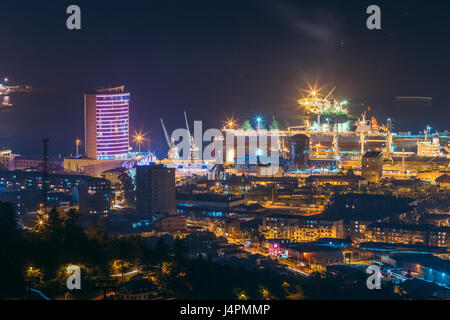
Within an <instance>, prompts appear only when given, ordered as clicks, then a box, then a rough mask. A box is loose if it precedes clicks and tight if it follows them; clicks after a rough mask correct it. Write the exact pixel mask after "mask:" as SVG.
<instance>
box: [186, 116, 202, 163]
mask: <svg viewBox="0 0 450 320" xmlns="http://www.w3.org/2000/svg"><path fill="white" fill-rule="evenodd" d="M184 120H185V121H186V129H187V131H188V134H189V137H190V154H189V160H198V158H199V157H198V152H199V149H198V147H197V146H196V145H195V143H194V137H193V136H192V135H191V131H190V130H189V122H188V119H187V114H186V111H184Z"/></svg>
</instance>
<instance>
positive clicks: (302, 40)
mask: <svg viewBox="0 0 450 320" xmlns="http://www.w3.org/2000/svg"><path fill="white" fill-rule="evenodd" d="M71 4H77V5H79V6H80V7H81V14H82V29H81V30H80V31H69V30H67V28H66V18H67V16H68V15H67V14H66V13H65V12H66V8H67V6H69V5H71ZM370 4H378V5H379V6H380V7H381V10H382V30H381V31H370V30H368V29H367V28H366V19H367V17H368V15H367V14H366V13H365V12H366V8H367V6H368V5H370ZM449 9H450V6H449V5H448V4H447V1H440V0H439V1H438V0H436V1H433V0H429V1H400V0H396V1H374V0H371V1H363V0H347V1H342V0H339V1H338V0H336V1H320V0H316V1H266V0H238V1H234V0H226V1H222V0H207V1H203V0H202V1H195V0H193V1H181V0H178V1H170V0H164V1H152V0H145V1H136V0H123V1H113V0H95V1H93V0H89V1H80V0H70V1H63V0H59V1H43V0H33V1H32V0H29V1H26V0H22V1H2V5H1V10H0V30H1V50H0V79H1V78H3V77H5V76H7V77H8V78H9V79H10V84H29V85H32V86H33V87H34V88H39V89H51V90H54V91H55V93H53V94H45V95H44V94H33V95H26V96H16V97H12V102H13V103H14V104H15V106H14V107H13V108H8V109H1V110H0V146H5V147H9V148H12V149H13V151H14V152H16V153H22V154H27V155H39V154H40V153H41V142H40V139H41V138H42V137H44V136H47V137H50V152H51V153H52V154H53V155H58V154H62V155H66V154H70V153H73V152H74V140H75V138H76V137H81V138H82V137H83V95H82V94H83V93H84V92H86V91H88V90H90V89H92V88H96V87H99V86H104V85H115V84H125V86H126V88H127V90H128V91H130V92H131V95H132V96H131V97H132V100H131V104H130V106H131V127H132V131H133V130H140V129H142V130H143V131H145V132H148V133H149V135H150V137H151V143H152V149H153V150H154V151H156V152H157V153H158V154H160V155H161V154H162V153H164V152H166V150H167V147H166V145H165V142H164V140H163V133H162V130H161V126H160V122H159V121H160V120H159V119H160V118H163V119H164V120H165V122H166V125H167V126H168V129H169V130H172V129H175V128H179V127H182V126H184V118H183V110H187V111H188V117H189V118H190V121H191V125H192V121H193V120H203V121H204V125H205V126H208V127H219V126H221V125H222V120H223V119H224V118H225V117H226V116H229V115H234V116H235V117H236V118H238V119H240V120H243V119H246V118H248V117H254V116H255V115H256V114H258V113H260V114H262V115H263V116H264V117H266V118H271V117H272V115H275V116H276V117H277V118H279V119H280V120H289V124H291V125H294V124H299V122H300V121H299V116H300V114H299V112H298V111H297V108H296V102H295V101H296V100H297V99H298V98H299V97H300V95H301V91H300V90H301V89H303V88H305V87H306V83H307V82H315V81H318V82H319V83H320V85H323V86H327V87H328V88H330V89H331V88H332V87H333V86H337V89H336V93H337V94H338V95H340V96H346V97H349V98H350V100H351V102H352V104H351V106H350V109H351V112H352V113H354V114H355V115H359V114H360V113H361V112H362V110H363V108H362V107H361V103H365V105H366V106H367V105H370V106H371V109H372V114H371V115H375V116H377V117H378V119H379V121H380V122H385V119H386V118H388V117H394V118H395V119H396V121H397V125H398V128H400V129H403V130H412V131H414V132H418V131H419V130H422V129H423V128H424V127H425V125H426V124H430V125H432V127H433V128H435V129H439V130H445V129H450V126H449V119H450V112H449V107H450V101H449V88H450V10H449ZM396 96H430V97H433V104H432V106H426V107H418V106H413V105H398V104H396V103H395V102H394V97H396Z"/></svg>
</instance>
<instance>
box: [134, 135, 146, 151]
mask: <svg viewBox="0 0 450 320" xmlns="http://www.w3.org/2000/svg"><path fill="white" fill-rule="evenodd" d="M144 140H145V139H144V134H143V133H141V132H136V133H135V135H134V141H135V142H136V143H137V144H138V148H139V153H141V144H142V142H144Z"/></svg>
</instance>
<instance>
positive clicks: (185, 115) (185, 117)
mask: <svg viewBox="0 0 450 320" xmlns="http://www.w3.org/2000/svg"><path fill="white" fill-rule="evenodd" d="M184 120H186V129H187V131H188V134H189V141H190V140H191V139H190V138H191V131H190V130H189V122H188V119H187V114H186V111H184Z"/></svg>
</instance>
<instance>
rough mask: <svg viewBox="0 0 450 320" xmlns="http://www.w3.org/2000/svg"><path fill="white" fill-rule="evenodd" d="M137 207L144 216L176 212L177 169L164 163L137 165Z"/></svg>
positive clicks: (139, 213) (138, 211)
mask: <svg viewBox="0 0 450 320" xmlns="http://www.w3.org/2000/svg"><path fill="white" fill-rule="evenodd" d="M136 209H137V213H138V215H140V216H143V217H147V216H153V215H155V214H158V213H169V214H176V203H175V169H173V168H166V167H164V166H163V165H149V166H137V167H136Z"/></svg>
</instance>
